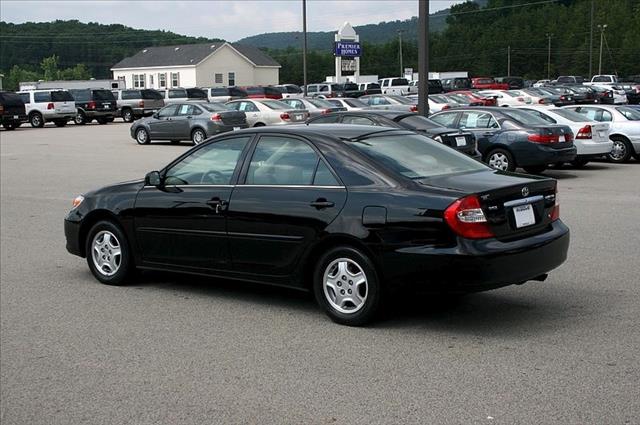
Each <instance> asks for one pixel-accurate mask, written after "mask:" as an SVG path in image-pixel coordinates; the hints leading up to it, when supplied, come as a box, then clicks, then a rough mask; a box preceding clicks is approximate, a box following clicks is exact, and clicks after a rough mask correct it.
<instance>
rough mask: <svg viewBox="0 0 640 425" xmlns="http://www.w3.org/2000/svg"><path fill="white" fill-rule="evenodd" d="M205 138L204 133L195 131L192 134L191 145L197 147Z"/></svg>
mask: <svg viewBox="0 0 640 425" xmlns="http://www.w3.org/2000/svg"><path fill="white" fill-rule="evenodd" d="M205 137H206V136H205V134H204V131H202V130H196V131H194V132H193V143H194V144H196V145H199V144H200V143H202V142H203V141H204V139H205Z"/></svg>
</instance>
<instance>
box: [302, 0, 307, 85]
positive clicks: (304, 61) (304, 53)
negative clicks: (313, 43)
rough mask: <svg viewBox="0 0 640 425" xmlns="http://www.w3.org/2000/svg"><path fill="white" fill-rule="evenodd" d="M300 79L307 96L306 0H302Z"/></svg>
mask: <svg viewBox="0 0 640 425" xmlns="http://www.w3.org/2000/svg"><path fill="white" fill-rule="evenodd" d="M302 38H303V42H302V80H303V84H304V87H303V89H302V90H303V93H304V97H307V0H302Z"/></svg>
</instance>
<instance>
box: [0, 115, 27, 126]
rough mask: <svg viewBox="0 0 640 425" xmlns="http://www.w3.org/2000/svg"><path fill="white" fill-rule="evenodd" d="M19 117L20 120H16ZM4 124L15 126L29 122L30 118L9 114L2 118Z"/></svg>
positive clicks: (0, 119)
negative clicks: (14, 124)
mask: <svg viewBox="0 0 640 425" xmlns="http://www.w3.org/2000/svg"><path fill="white" fill-rule="evenodd" d="M16 117H18V118H16ZM0 121H1V123H2V124H13V123H23V122H27V121H28V118H27V116H26V115H25V114H7V115H2V117H1V118H0Z"/></svg>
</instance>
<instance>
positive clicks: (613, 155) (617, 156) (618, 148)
mask: <svg viewBox="0 0 640 425" xmlns="http://www.w3.org/2000/svg"><path fill="white" fill-rule="evenodd" d="M611 140H613V147H612V148H611V152H609V154H608V155H607V158H608V159H609V162H613V163H616V164H621V163H623V162H627V161H629V158H630V157H631V155H632V154H633V153H635V151H634V150H633V146H632V145H631V142H630V141H629V140H628V139H627V138H626V137H623V136H613V137H611Z"/></svg>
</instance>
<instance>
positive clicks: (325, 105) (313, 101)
mask: <svg viewBox="0 0 640 425" xmlns="http://www.w3.org/2000/svg"><path fill="white" fill-rule="evenodd" d="M307 102H309V103H310V104H312V105H313V106H315V107H316V108H321V109H326V108H334V107H335V105H334V104H332V103H331V102H327V101H326V100H322V99H307Z"/></svg>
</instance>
